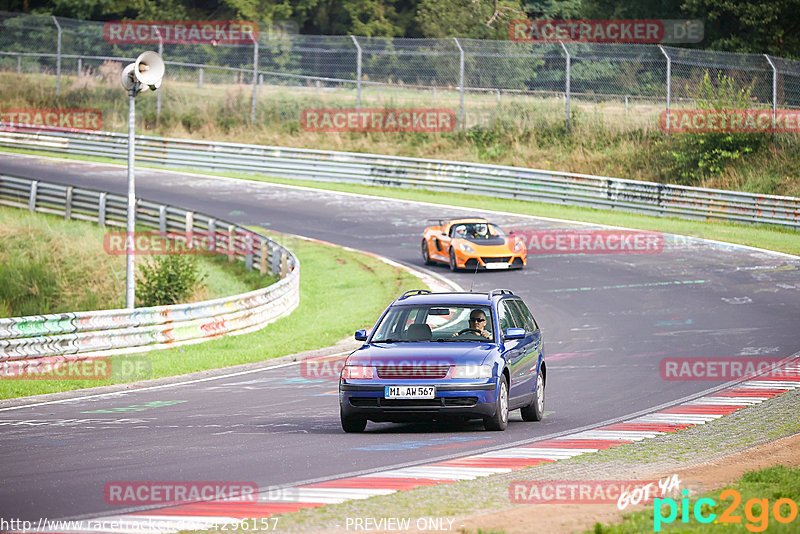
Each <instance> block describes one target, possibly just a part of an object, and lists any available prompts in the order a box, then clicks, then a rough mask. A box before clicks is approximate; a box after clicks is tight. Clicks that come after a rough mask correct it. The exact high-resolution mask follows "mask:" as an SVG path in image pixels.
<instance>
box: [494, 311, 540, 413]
mask: <svg viewBox="0 0 800 534" xmlns="http://www.w3.org/2000/svg"><path fill="white" fill-rule="evenodd" d="M513 302H514V300H512V299H505V300H503V301H502V302H500V305H499V306H498V308H499V309H498V313H499V314H500V329H501V335H505V333H506V330H507V329H509V328H522V329H524V328H525V321H524V320H523V319H522V317H521V315H520V312H519V309H518V308H517V307H516V306H514V305H513ZM530 343H531V340H530V339H528V335H527V331H526V336H525V337H524V338H521V339H505V338H503V358H504V359H505V361H506V367H508V373H509V378H510V383H509V385H508V397H509V406H513V405H515V404H517V405H518V404H519V403H520V399H519V398H520V397H524V396H525V395H526V394H528V395H529V394H530V392H531V389H532V388H531V389H528V390H527V391H526V390H525V385H526V379H528V374H529V370H528V368H527V367H526V361H527V359H528V356H529V355H528V350H529V345H530ZM515 399H516V400H515Z"/></svg>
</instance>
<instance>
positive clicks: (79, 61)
mask: <svg viewBox="0 0 800 534" xmlns="http://www.w3.org/2000/svg"><path fill="white" fill-rule="evenodd" d="M81 74H83V61H82V58H78V78H80V77H81Z"/></svg>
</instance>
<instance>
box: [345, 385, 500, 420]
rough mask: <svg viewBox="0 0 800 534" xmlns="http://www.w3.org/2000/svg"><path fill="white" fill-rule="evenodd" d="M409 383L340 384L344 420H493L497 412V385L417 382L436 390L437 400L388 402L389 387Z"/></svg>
mask: <svg viewBox="0 0 800 534" xmlns="http://www.w3.org/2000/svg"><path fill="white" fill-rule="evenodd" d="M389 385H412V384H409V383H408V382H402V381H401V382H391V383H389V382H381V383H375V382H373V381H360V380H359V381H357V382H355V383H354V381H352V380H351V381H340V382H339V406H340V408H341V412H342V416H343V417H351V416H361V417H365V418H366V419H369V420H370V421H413V420H430V419H444V418H449V417H455V418H459V417H460V418H470V419H474V418H482V417H491V416H492V415H494V413H495V410H496V402H497V382H496V381H495V379H492V380H489V381H481V382H469V383H467V382H463V383H453V382H452V381H448V382H447V383H441V382H415V383H414V384H413V385H426V386H429V385H433V386H436V396H435V397H434V398H433V399H387V398H385V396H384V391H385V389H384V388H385V386H389Z"/></svg>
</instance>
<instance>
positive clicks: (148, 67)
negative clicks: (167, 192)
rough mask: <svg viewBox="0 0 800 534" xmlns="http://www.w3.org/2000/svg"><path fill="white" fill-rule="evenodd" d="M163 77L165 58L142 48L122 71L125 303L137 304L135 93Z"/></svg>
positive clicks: (158, 83) (153, 86)
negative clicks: (125, 141) (125, 106)
mask: <svg viewBox="0 0 800 534" xmlns="http://www.w3.org/2000/svg"><path fill="white" fill-rule="evenodd" d="M163 77H164V60H162V59H161V56H159V55H158V54H156V53H155V52H143V53H141V54H140V55H139V57H137V58H136V61H135V62H134V63H131V64H130V65H128V66H127V67H125V68H124V69H123V71H122V87H124V88H125V90H126V91H128V219H127V229H126V235H125V255H126V265H125V307H126V308H127V309H129V310H132V309H134V308H135V307H136V303H135V301H136V276H135V275H136V273H135V271H134V268H135V265H134V261H133V232H134V230H135V228H136V186H135V180H134V165H135V164H134V156H135V153H136V150H135V148H136V138H135V135H134V134H135V132H136V95H137V94H139V92H140V91H146V90H147V89H148V88H149V89H150V90H152V91H155V90H156V89H158V88H159V87H161V78H163Z"/></svg>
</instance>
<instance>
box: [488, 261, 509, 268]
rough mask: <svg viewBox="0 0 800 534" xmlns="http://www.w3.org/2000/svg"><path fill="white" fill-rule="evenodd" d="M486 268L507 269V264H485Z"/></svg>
mask: <svg viewBox="0 0 800 534" xmlns="http://www.w3.org/2000/svg"><path fill="white" fill-rule="evenodd" d="M486 268H487V269H508V264H507V263H505V262H503V263H500V262H498V263H487V264H486Z"/></svg>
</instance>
